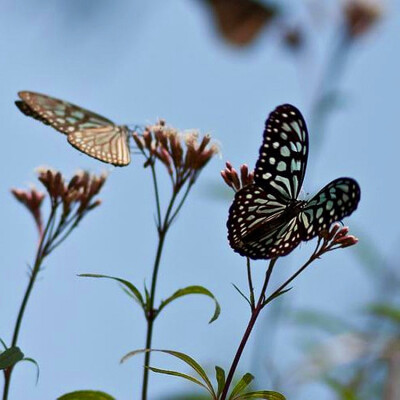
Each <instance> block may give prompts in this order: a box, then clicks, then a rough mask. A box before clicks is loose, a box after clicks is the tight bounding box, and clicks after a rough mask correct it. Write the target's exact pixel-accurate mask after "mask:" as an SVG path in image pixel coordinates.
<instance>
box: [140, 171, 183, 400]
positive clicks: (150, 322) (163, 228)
mask: <svg viewBox="0 0 400 400" xmlns="http://www.w3.org/2000/svg"><path fill="white" fill-rule="evenodd" d="M153 179H155V174H154V175H153ZM177 195H178V192H177V191H176V190H174V192H173V193H172V197H171V200H170V202H169V205H168V208H167V212H166V213H165V217H164V221H163V223H162V225H159V226H158V246H157V252H156V258H155V261H154V267H153V276H152V279H151V289H150V296H149V301H148V304H147V314H146V319H147V333H146V349H151V343H152V339H153V327H154V320H155V318H156V316H157V313H156V310H155V309H154V300H155V294H156V286H157V277H158V271H159V268H160V261H161V255H162V250H163V246H164V242H165V237H166V235H167V232H168V229H169V227H170V222H172V219H171V220H170V215H171V213H172V210H173V206H174V204H175V200H176V197H177ZM156 202H157V205H159V199H158V197H157V198H156ZM175 215H176V214H174V216H175ZM149 365H150V352H149V351H148V352H146V353H145V358H144V370H143V384H142V400H146V399H147V390H148V385H149Z"/></svg>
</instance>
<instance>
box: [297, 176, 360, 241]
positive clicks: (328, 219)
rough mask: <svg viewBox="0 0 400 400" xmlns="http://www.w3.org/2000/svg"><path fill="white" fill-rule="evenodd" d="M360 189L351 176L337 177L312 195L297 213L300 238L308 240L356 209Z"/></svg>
mask: <svg viewBox="0 0 400 400" xmlns="http://www.w3.org/2000/svg"><path fill="white" fill-rule="evenodd" d="M360 196H361V191H360V186H359V185H358V183H357V182H356V181H355V180H354V179H351V178H338V179H335V180H334V181H332V182H331V183H329V184H328V185H326V186H325V187H324V188H323V189H322V190H320V191H319V192H318V193H317V194H316V195H315V196H314V197H312V198H311V199H310V200H309V201H308V202H307V203H306V205H305V207H304V209H303V210H302V212H301V213H300V214H299V216H298V219H299V226H300V229H301V232H302V233H301V236H302V237H301V239H302V240H310V239H312V238H313V237H315V236H317V235H318V234H319V233H320V232H321V231H322V230H324V229H329V227H330V225H331V224H332V223H333V222H336V221H340V220H342V219H343V218H344V217H347V216H349V215H350V214H352V213H353V211H354V210H356V208H357V206H358V202H359V201H360Z"/></svg>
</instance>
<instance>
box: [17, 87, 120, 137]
mask: <svg viewBox="0 0 400 400" xmlns="http://www.w3.org/2000/svg"><path fill="white" fill-rule="evenodd" d="M18 96H19V97H20V99H21V100H22V101H23V102H24V103H25V104H26V105H27V106H28V107H29V108H30V109H31V110H32V114H31V115H29V114H28V113H26V112H24V111H23V110H21V107H19V106H18V104H17V106H18V108H19V109H20V110H21V111H23V112H24V114H25V115H29V116H31V117H33V118H35V119H39V120H40V121H42V122H43V120H44V121H46V123H47V124H48V125H51V126H52V127H53V128H54V129H57V130H58V131H60V132H62V133H65V134H67V135H68V134H69V133H71V132H75V131H78V130H83V129H88V128H96V127H99V126H107V125H113V122H112V121H110V120H109V119H107V118H105V117H102V116H101V115H98V114H96V113H94V112H92V111H89V110H86V109H84V108H82V107H79V106H76V105H75V104H72V103H69V102H67V101H63V100H59V99H56V98H54V97H50V96H46V95H44V94H40V93H34V92H27V91H24V92H19V93H18ZM38 117H39V118H38Z"/></svg>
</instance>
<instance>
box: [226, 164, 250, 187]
mask: <svg viewBox="0 0 400 400" xmlns="http://www.w3.org/2000/svg"><path fill="white" fill-rule="evenodd" d="M225 165H226V167H225V169H224V170H222V171H221V176H222V179H223V180H224V181H225V183H226V184H227V185H228V186H229V187H230V188H232V189H233V190H234V191H235V192H237V191H238V190H240V189H241V188H242V187H244V186H247V185H250V184H252V183H253V181H254V171H251V172H249V167H248V166H247V165H246V164H242V165H241V166H240V177H239V174H238V172H237V171H236V169H235V168H233V166H232V164H231V163H230V162H229V161H227V162H226V164H225Z"/></svg>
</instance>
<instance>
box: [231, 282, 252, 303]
mask: <svg viewBox="0 0 400 400" xmlns="http://www.w3.org/2000/svg"><path fill="white" fill-rule="evenodd" d="M232 286H233V287H234V288H235V289H236V290H237V291H238V292H239V294H240V295H241V296H242V297H243V298H244V299H245V300H246V301H247V302H248V303H249V306H250V307H252V305H251V302H250V300H249V299H248V298H247V297H246V295H245V294H244V293H243V292H242V291H241V290H240V289H239V288H238V287H237V286H236V285H235V284H234V283H232Z"/></svg>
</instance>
